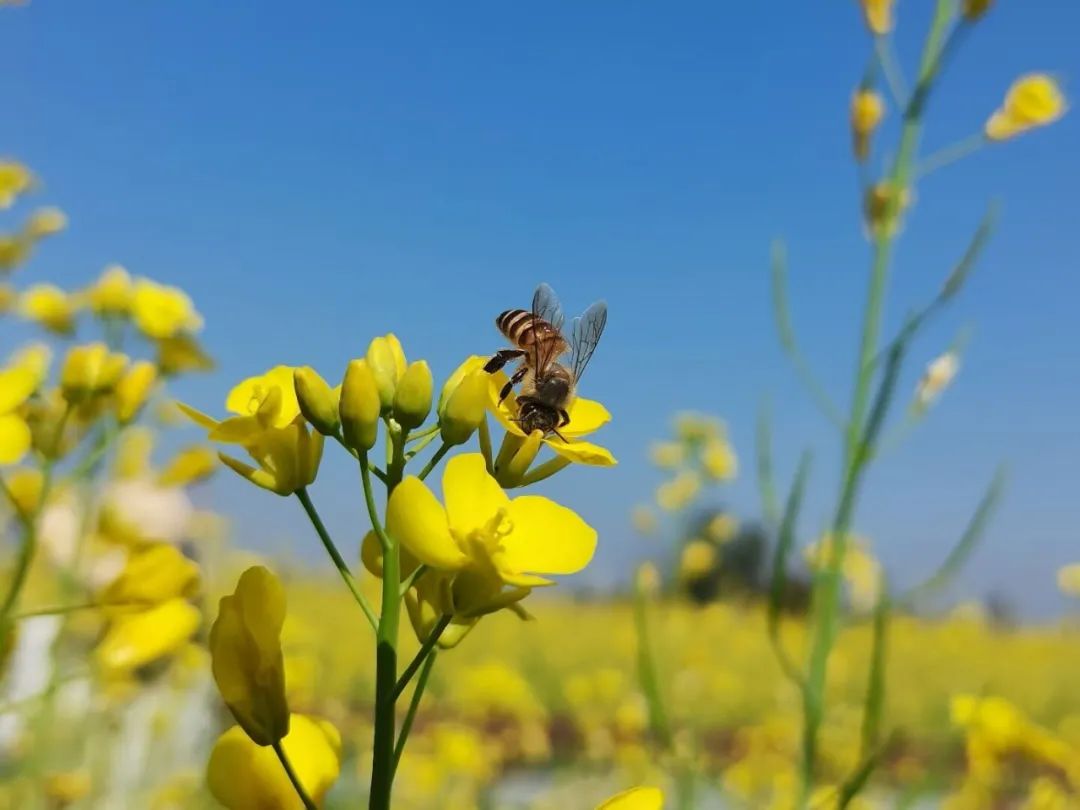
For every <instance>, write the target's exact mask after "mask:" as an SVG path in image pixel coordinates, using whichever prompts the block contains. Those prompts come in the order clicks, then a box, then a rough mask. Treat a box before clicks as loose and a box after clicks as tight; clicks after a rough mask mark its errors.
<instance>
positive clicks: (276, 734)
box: [209, 566, 289, 745]
mask: <svg viewBox="0 0 1080 810" xmlns="http://www.w3.org/2000/svg"><path fill="white" fill-rule="evenodd" d="M284 623H285V589H284V588H283V587H282V585H281V583H280V582H279V581H278V579H277V577H275V576H274V575H273V574H272V573H271V572H270V571H269V570H268V569H266V568H264V567H263V566H254V567H252V568H249V569H247V570H246V571H245V572H244V573H243V574H241V575H240V579H239V581H238V582H237V583H236V590H235V591H234V592H233V593H232V594H231V595H230V596H225V597H222V599H221V602H220V603H219V605H218V616H217V619H216V620H215V621H214V624H213V626H212V627H211V628H210V642H209V646H210V655H211V657H212V669H213V673H214V680H215V681H216V682H217V685H218V690H219V691H220V692H221V697H222V699H223V700H224V701H225V705H226V706H228V707H229V711H231V712H232V714H233V717H235V718H236V722H237V723H239V724H240V727H241V728H242V729H244V732H245V733H246V734H247V735H248V736H249V737H250V738H251V739H252V740H253V741H254V742H255V743H257V744H258V745H271V744H272V743H275V742H277V741H278V740H280V739H281V738H282V737H284V736H285V735H286V734H288V733H289V707H288V704H287V703H286V701H285V663H284V658H283V656H282V652H281V628H282V626H283V625H284Z"/></svg>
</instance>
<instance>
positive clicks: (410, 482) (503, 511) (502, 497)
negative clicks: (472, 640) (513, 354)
mask: <svg viewBox="0 0 1080 810" xmlns="http://www.w3.org/2000/svg"><path fill="white" fill-rule="evenodd" d="M443 497H444V498H445V500H446V506H445V507H443V505H442V504H441V503H439V501H438V499H437V498H436V497H435V495H434V494H433V493H432V492H431V490H430V489H428V488H427V486H426V485H425V484H424V483H423V482H422V481H421V480H420V479H419V478H416V477H414V476H409V477H407V478H405V480H404V481H402V482H401V484H399V485H398V486H397V487H396V488H395V489H394V491H393V493H392V494H391V495H390V500H389V502H388V504H387V509H386V521H387V529H388V530H389V532H390V534H391V536H393V537H395V538H396V539H397V540H398V541H399V542H400V543H401V545H402V547H403V548H405V549H407V550H408V551H409V553H410V554H412V556H413V557H414V558H415V559H416V560H417V561H419V562H421V563H424V564H426V565H428V566H430V567H431V568H433V569H436V570H437V571H443V572H450V573H454V574H455V576H454V578H453V583H452V586H451V588H450V596H451V601H452V607H453V612H454V613H460V614H463V615H465V616H469V615H479V614H482V613H484V612H487V611H488V610H490V609H491V608H492V607H494V606H504V600H505V599H506V598H507V593H506V592H505V591H504V587H505V586H509V587H510V588H511V589H512V590H511V592H510V593H511V594H512V597H511V598H512V599H513V601H516V599H520V598H522V597H524V596H525V595H527V594H528V592H529V590H530V589H531V588H533V587H537V586H541V585H550V584H552V581H551V580H549V579H547V578H546V575H549V574H572V573H576V572H577V571H580V570H581V569H582V568H584V567H585V566H586V565H587V564H588V562H589V560H590V559H592V555H593V552H594V550H595V549H596V532H595V530H593V529H592V528H591V527H590V526H589V525H588V524H586V523H585V521H583V520H582V519H581V518H580V517H578V516H577V515H576V514H575V513H574V512H572V511H571V510H569V509H567V508H566V507H563V506H560V505H559V504H557V503H555V502H554V501H550V500H548V499H547V498H544V497H540V496H534V495H525V496H520V497H517V498H514V499H511V498H509V497H508V496H507V495H506V493H505V492H504V491H503V489H502V487H500V486H499V483H498V482H497V481H496V480H495V479H494V478H493V477H492V476H491V475H490V474H489V473H488V471H487V467H486V464H485V461H484V458H483V456H481V455H479V454H477V453H467V454H464V455H460V456H456V457H455V458H453V459H451V460H450V461H449V462H448V463H447V465H446V469H445V471H444V473H443Z"/></svg>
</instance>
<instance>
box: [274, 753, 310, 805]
mask: <svg viewBox="0 0 1080 810" xmlns="http://www.w3.org/2000/svg"><path fill="white" fill-rule="evenodd" d="M271 747H272V748H273V749H274V753H275V754H277V758H278V761H279V762H281V767H282V768H284V769H285V773H286V775H287V776H288V777H289V781H290V782H292V786H293V788H294V789H295V790H296V795H297V796H299V797H300V801H301V802H303V804H304V808H305V810H318V805H316V804H315V802H313V801H312V800H311V797H310V796H308V794H307V791H306V790H304V786H303V784H301V782H300V777H298V776H297V775H296V771H294V770H293V767H292V763H290V762H289V758H288V757H287V756H285V749H284V748H282V747H281V740H278V741H277V742H274V743H272V744H271Z"/></svg>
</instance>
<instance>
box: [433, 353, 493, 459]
mask: <svg viewBox="0 0 1080 810" xmlns="http://www.w3.org/2000/svg"><path fill="white" fill-rule="evenodd" d="M468 365H469V361H466V362H465V363H463V364H462V366H461V368H459V369H458V372H462V371H463V372H464V373H462V374H459V373H458V372H455V373H454V374H453V375H451V377H450V379H449V380H447V381H446V385H444V386H443V390H442V395H441V396H440V397H439V432H440V434H441V435H442V440H443V441H444V442H446V443H447V444H464V443H465V442H467V441H468V440H469V437H470V436H472V435H473V433H474V432H475V431H476V429H477V428H478V427H480V423H481V422H482V421H483V420H484V415H485V413H487V403H488V386H489V385H490V378H489V376H488V374H487V372H485V371H484V369H483V367H481V366H475V367H473V368H467V366H468Z"/></svg>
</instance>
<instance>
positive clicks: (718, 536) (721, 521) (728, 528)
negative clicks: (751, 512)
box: [705, 512, 739, 545]
mask: <svg viewBox="0 0 1080 810" xmlns="http://www.w3.org/2000/svg"><path fill="white" fill-rule="evenodd" d="M705 532H706V534H708V535H709V539H710V540H712V541H713V542H714V543H719V544H721V545H723V544H724V543H727V542H728V541H729V540H733V539H734V538H735V535H737V534H738V533H739V519H738V518H737V517H735V516H734V515H729V514H727V513H726V512H725V513H722V514H719V515H717V516H716V517H714V518H713V519H712V520H710V521H709V525H708V526H707V527H706V529H705Z"/></svg>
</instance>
